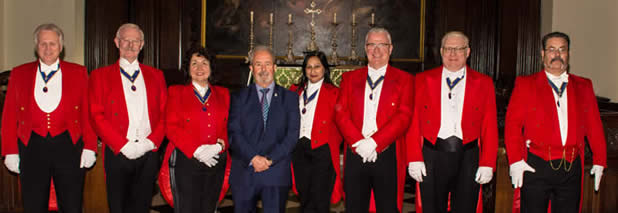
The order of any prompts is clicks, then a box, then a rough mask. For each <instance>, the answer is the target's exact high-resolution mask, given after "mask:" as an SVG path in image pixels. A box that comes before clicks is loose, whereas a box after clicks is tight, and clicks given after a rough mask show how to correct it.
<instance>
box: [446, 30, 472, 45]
mask: <svg viewBox="0 0 618 213" xmlns="http://www.w3.org/2000/svg"><path fill="white" fill-rule="evenodd" d="M450 37H459V38H462V39H463V40H464V43H466V47H470V40H469V39H468V36H466V34H464V33H462V32H460V31H450V32H448V33H446V34H444V36H443V37H442V43H441V44H440V48H442V47H444V42H446V39H448V38H450Z"/></svg>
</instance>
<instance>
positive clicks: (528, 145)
mask: <svg viewBox="0 0 618 213" xmlns="http://www.w3.org/2000/svg"><path fill="white" fill-rule="evenodd" d="M530 143H532V141H530V139H528V140H526V147H528V148H530Z"/></svg>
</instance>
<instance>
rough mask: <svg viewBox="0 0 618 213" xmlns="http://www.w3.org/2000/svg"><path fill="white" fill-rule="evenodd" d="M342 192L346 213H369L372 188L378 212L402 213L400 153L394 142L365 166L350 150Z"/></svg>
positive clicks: (347, 155) (358, 156)
mask: <svg viewBox="0 0 618 213" xmlns="http://www.w3.org/2000/svg"><path fill="white" fill-rule="evenodd" d="M344 172H345V174H344V175H343V178H344V180H343V183H344V184H343V189H344V191H345V195H346V200H345V209H346V212H350V213H358V212H369V199H370V197H371V190H372V189H373V193H374V197H375V202H376V210H377V212H378V213H382V212H399V209H398V208H397V153H396V145H395V142H393V143H392V144H391V145H390V147H388V148H386V150H384V151H383V152H382V153H379V154H378V160H377V161H376V162H373V163H370V162H367V163H363V158H362V157H361V156H360V155H358V154H356V153H354V152H352V150H351V149H350V148H347V153H346V159H345V169H344Z"/></svg>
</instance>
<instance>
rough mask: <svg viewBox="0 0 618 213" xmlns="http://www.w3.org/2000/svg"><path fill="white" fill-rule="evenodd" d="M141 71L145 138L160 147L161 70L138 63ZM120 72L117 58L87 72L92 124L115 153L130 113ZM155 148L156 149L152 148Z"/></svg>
mask: <svg viewBox="0 0 618 213" xmlns="http://www.w3.org/2000/svg"><path fill="white" fill-rule="evenodd" d="M139 68H140V75H143V78H144V83H145V85H146V92H147V101H148V118H149V120H150V129H151V130H152V132H151V133H150V135H148V137H147V138H148V139H149V140H150V141H152V142H153V143H154V145H155V146H156V147H159V145H160V144H161V141H163V136H164V135H165V122H164V119H165V104H166V100H167V87H166V85H165V78H164V77H163V72H162V71H161V70H158V69H156V68H153V67H150V66H146V65H143V64H140V65H139ZM122 78H123V77H122V76H121V74H120V66H119V65H118V62H116V63H115V64H112V65H109V66H106V67H102V68H99V69H96V70H94V71H92V73H90V87H89V89H88V98H89V100H90V103H89V104H90V118H91V121H92V126H93V127H94V130H95V131H96V133H97V135H98V136H99V138H100V139H101V141H102V142H103V144H104V145H105V146H108V147H109V148H110V149H111V150H112V151H113V152H114V153H115V154H118V153H119V152H120V149H121V148H122V147H123V146H124V145H125V144H126V143H127V141H128V139H127V130H128V128H129V114H128V112H127V104H126V101H125V97H124V91H123V88H122V87H123V86H122ZM155 150H156V149H155Z"/></svg>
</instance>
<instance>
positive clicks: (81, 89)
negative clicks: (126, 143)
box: [1, 60, 97, 156]
mask: <svg viewBox="0 0 618 213" xmlns="http://www.w3.org/2000/svg"><path fill="white" fill-rule="evenodd" d="M59 63H60V69H61V72H62V98H61V99H60V104H59V105H58V107H57V108H56V109H55V110H54V111H53V112H52V113H54V114H56V116H55V118H56V119H62V120H60V121H52V122H54V123H59V124H64V125H61V126H59V128H61V129H65V130H68V131H69V134H70V135H71V140H72V141H73V143H76V142H77V140H79V138H80V137H81V138H82V140H83V142H84V148H85V149H90V150H92V151H95V152H96V151H97V139H96V135H95V134H94V131H93V130H92V128H91V126H90V122H89V119H88V110H87V109H88V108H87V106H88V99H87V98H86V95H87V94H86V91H87V88H88V72H87V71H86V67H84V66H81V65H78V64H74V63H70V62H66V61H60V62H59ZM38 65H39V61H38V60H37V61H35V62H30V63H27V64H23V65H20V66H18V67H15V68H14V69H13V70H12V71H11V76H10V80H9V86H8V89H7V93H6V98H5V99H4V110H3V111H2V132H1V133H2V156H4V155H7V154H17V153H18V149H17V147H18V146H17V139H19V140H20V141H21V142H22V143H24V145H28V141H29V140H30V134H31V133H32V131H33V125H34V124H33V122H36V121H40V120H43V119H42V118H34V117H33V114H37V113H35V111H40V109H37V108H35V107H38V106H37V104H36V101H35V100H34V84H35V80H36V77H37V75H36V73H37V72H38ZM62 132H64V130H61V131H59V132H55V133H58V134H59V133H62ZM50 133H51V136H56V135H54V132H51V131H50ZM42 136H43V137H45V135H42Z"/></svg>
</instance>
